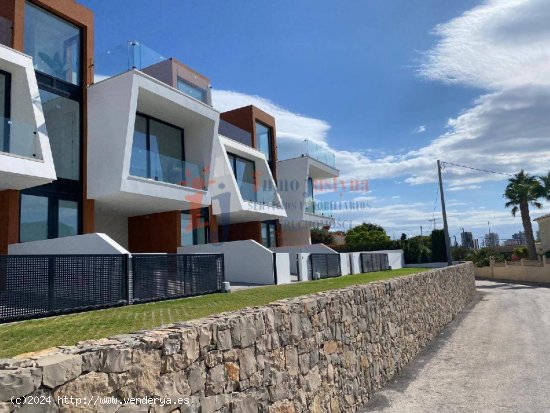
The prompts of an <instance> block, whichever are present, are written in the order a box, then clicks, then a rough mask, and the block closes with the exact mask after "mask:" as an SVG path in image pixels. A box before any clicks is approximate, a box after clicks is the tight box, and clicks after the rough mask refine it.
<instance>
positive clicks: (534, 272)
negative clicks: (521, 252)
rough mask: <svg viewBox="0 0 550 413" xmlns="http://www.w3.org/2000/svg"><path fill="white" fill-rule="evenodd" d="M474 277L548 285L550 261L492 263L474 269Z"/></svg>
mask: <svg viewBox="0 0 550 413" xmlns="http://www.w3.org/2000/svg"><path fill="white" fill-rule="evenodd" d="M475 271H476V277H479V278H486V279H494V280H506V281H515V282H519V283H522V282H524V283H544V284H550V260H549V259H548V258H544V260H543V261H530V260H521V261H518V262H508V261H504V262H494V261H491V265H490V266H489V267H476V269H475Z"/></svg>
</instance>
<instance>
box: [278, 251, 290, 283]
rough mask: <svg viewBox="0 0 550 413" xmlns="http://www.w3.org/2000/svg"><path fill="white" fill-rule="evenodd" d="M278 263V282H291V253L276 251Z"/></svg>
mask: <svg viewBox="0 0 550 413" xmlns="http://www.w3.org/2000/svg"><path fill="white" fill-rule="evenodd" d="M274 255H275V259H276V263H277V284H290V282H291V279H290V255H289V254H287V253H276V254H274Z"/></svg>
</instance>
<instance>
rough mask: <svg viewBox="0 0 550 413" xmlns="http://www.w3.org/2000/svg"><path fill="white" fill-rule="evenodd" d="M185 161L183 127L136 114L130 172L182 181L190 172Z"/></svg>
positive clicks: (179, 182)
mask: <svg viewBox="0 0 550 413" xmlns="http://www.w3.org/2000/svg"><path fill="white" fill-rule="evenodd" d="M185 165H186V163H185V162H184V146H183V129H181V128H178V127H176V126H173V125H170V124H168V123H165V122H162V121H160V120H158V119H154V118H152V117H150V116H146V115H143V114H137V115H136V123H135V127H134V140H133V144H132V159H131V162H130V175H133V176H140V177H143V178H151V179H155V180H156V181H162V182H169V183H172V184H182V183H184V182H185V181H186V178H187V175H189V174H191V171H186V170H185V168H186V166H185Z"/></svg>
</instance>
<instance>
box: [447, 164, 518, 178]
mask: <svg viewBox="0 0 550 413" xmlns="http://www.w3.org/2000/svg"><path fill="white" fill-rule="evenodd" d="M441 163H442V164H443V166H445V165H453V166H458V167H460V168H466V169H472V170H474V171H479V172H487V173H490V174H497V175H505V176H514V174H508V173H506V172H498V171H491V170H490V169H481V168H474V167H473V166H467V165H459V164H457V163H452V162H444V161H442V162H441Z"/></svg>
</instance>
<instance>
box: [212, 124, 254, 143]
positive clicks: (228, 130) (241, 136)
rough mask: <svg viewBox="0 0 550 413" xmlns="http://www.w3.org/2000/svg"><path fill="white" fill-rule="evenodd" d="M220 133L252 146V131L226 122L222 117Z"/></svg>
mask: <svg viewBox="0 0 550 413" xmlns="http://www.w3.org/2000/svg"><path fill="white" fill-rule="evenodd" d="M218 133H219V134H220V135H223V136H225V137H227V138H230V139H233V140H235V141H237V142H240V143H242V144H245V145H247V146H250V147H252V134H251V133H250V132H247V131H245V130H244V129H241V128H239V127H238V126H235V125H233V124H232V123H229V122H226V121H225V120H223V119H220V125H219V127H218Z"/></svg>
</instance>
